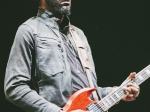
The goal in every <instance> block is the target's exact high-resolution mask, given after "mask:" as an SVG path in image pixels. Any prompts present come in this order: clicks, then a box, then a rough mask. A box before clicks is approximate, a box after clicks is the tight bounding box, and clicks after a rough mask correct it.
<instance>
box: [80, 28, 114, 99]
mask: <svg viewBox="0 0 150 112" xmlns="http://www.w3.org/2000/svg"><path fill="white" fill-rule="evenodd" d="M77 33H78V35H79V36H80V37H82V41H84V43H85V46H86V50H87V54H88V58H89V62H90V67H91V70H92V72H93V75H94V78H95V83H96V86H97V76H96V72H95V65H94V61H93V57H92V52H91V48H90V46H89V44H88V40H87V38H86V36H85V35H84V33H83V31H82V30H80V29H78V28H77ZM112 90H113V87H98V86H97V92H98V94H99V96H100V98H103V97H105V96H106V95H108V94H109V93H110V92H112Z"/></svg>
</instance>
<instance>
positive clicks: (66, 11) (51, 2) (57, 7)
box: [46, 0, 71, 16]
mask: <svg viewBox="0 0 150 112" xmlns="http://www.w3.org/2000/svg"><path fill="white" fill-rule="evenodd" d="M61 1H62V0H59V1H56V0H46V3H47V4H48V6H49V7H51V8H52V9H53V10H54V12H55V13H56V14H58V15H60V16H63V15H65V16H69V15H70V14H71V12H70V6H63V7H62V5H61Z"/></svg>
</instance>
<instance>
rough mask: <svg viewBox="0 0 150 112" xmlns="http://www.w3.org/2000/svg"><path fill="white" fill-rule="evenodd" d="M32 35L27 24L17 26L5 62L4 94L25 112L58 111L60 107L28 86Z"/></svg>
mask: <svg viewBox="0 0 150 112" xmlns="http://www.w3.org/2000/svg"><path fill="white" fill-rule="evenodd" d="M33 37H34V36H33V33H32V29H31V28H30V27H29V26H27V25H21V26H20V27H19V29H18V31H17V33H16V36H15V40H14V43H13V45H12V48H11V52H10V56H9V60H8V63H7V68H6V74H5V81H4V91H5V96H6V98H7V99H8V100H9V101H10V102H12V103H13V104H15V105H17V106H18V107H20V108H22V109H23V110H24V111H26V112H58V111H59V110H60V107H58V106H56V105H55V104H52V103H50V102H48V101H47V100H45V99H44V98H43V97H41V96H39V95H38V93H37V92H36V91H34V90H32V89H31V88H30V87H29V82H30V81H31V67H32V66H31V65H32V56H33V55H32V54H33V52H34V38H33Z"/></svg>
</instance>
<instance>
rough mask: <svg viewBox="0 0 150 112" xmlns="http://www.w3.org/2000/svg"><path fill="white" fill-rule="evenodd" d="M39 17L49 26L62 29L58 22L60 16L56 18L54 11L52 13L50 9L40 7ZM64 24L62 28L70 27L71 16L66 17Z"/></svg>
mask: <svg viewBox="0 0 150 112" xmlns="http://www.w3.org/2000/svg"><path fill="white" fill-rule="evenodd" d="M37 17H40V18H41V19H42V22H44V23H45V24H46V25H47V26H48V27H51V28H54V29H57V30H60V28H59V25H58V22H59V20H60V19H59V18H56V17H55V16H54V14H53V13H51V12H50V11H48V10H45V9H42V8H39V10H38V14H37ZM61 24H62V25H63V26H62V28H61V30H66V29H68V26H69V25H70V19H69V17H64V19H63V21H62V23H61Z"/></svg>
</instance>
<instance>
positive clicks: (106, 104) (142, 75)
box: [98, 65, 150, 111]
mask: <svg viewBox="0 0 150 112" xmlns="http://www.w3.org/2000/svg"><path fill="white" fill-rule="evenodd" d="M149 77H150V65H148V66H147V67H145V68H144V69H143V70H141V71H140V72H139V73H137V74H136V76H135V77H134V78H133V79H130V80H128V81H126V82H125V83H124V84H122V85H121V86H119V87H118V88H117V89H116V90H115V91H113V92H111V93H110V94H108V95H107V96H106V97H104V98H103V99H102V100H100V101H99V102H98V105H100V107H101V108H102V109H103V110H104V111H107V110H108V109H109V108H110V107H112V106H113V105H115V104H116V103H117V102H118V101H120V100H121V99H122V98H123V97H124V96H125V95H126V94H125V92H124V90H123V87H126V86H127V84H128V83H130V82H131V83H132V82H135V83H136V84H137V85H140V84H141V83H143V82H144V81H145V80H146V79H148V78H149Z"/></svg>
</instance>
